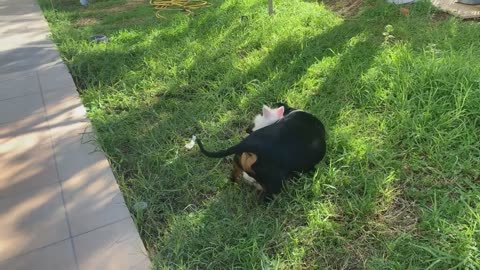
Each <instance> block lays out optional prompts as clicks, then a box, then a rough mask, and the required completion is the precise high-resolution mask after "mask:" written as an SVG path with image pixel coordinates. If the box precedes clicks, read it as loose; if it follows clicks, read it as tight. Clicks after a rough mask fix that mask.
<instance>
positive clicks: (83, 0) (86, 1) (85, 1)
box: [80, 0, 88, 6]
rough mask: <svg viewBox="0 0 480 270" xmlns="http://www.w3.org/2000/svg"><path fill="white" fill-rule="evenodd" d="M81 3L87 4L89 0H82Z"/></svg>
mask: <svg viewBox="0 0 480 270" xmlns="http://www.w3.org/2000/svg"><path fill="white" fill-rule="evenodd" d="M80 5H82V6H87V5H88V0H80Z"/></svg>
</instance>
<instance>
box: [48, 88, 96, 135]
mask: <svg viewBox="0 0 480 270" xmlns="http://www.w3.org/2000/svg"><path fill="white" fill-rule="evenodd" d="M43 97H44V99H45V108H46V112H47V119H48V122H49V125H50V129H51V135H52V137H53V138H54V140H59V139H61V138H63V137H72V136H75V135H78V133H79V132H84V131H85V130H87V129H88V127H90V122H89V121H88V119H87V117H86V110H85V107H84V106H83V104H82V102H81V100H80V97H79V96H78V93H77V92H76V91H75V90H74V89H70V90H69V91H68V90H66V91H62V90H60V91H51V92H46V93H44V95H43Z"/></svg>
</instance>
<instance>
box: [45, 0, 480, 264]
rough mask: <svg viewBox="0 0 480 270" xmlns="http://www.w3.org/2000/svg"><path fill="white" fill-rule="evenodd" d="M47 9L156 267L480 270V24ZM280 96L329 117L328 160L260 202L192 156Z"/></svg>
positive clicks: (211, 11) (292, 4)
mask: <svg viewBox="0 0 480 270" xmlns="http://www.w3.org/2000/svg"><path fill="white" fill-rule="evenodd" d="M40 2H41V6H42V8H43V10H44V13H45V15H46V17H47V19H48V21H49V23H50V27H51V30H52V33H53V34H52V37H53V39H54V40H55V42H56V43H57V45H58V47H59V49H60V51H61V54H62V57H63V59H64V60H65V62H66V63H67V64H68V66H69V68H70V70H71V72H72V74H73V76H74V79H75V81H76V83H77V86H78V87H79V89H80V91H81V96H82V99H83V102H84V103H85V105H86V107H87V109H88V115H89V117H90V119H91V121H92V123H93V125H94V126H95V128H96V129H97V131H98V143H99V145H100V146H101V148H102V149H103V150H104V151H105V152H106V154H107V156H108V157H109V159H110V161H111V163H112V166H113V169H114V171H115V174H116V176H117V179H118V181H119V184H120V186H121V189H122V191H123V193H124V195H125V197H126V200H127V202H128V205H129V207H130V209H131V211H132V214H133V215H134V218H135V221H136V223H137V225H138V227H139V231H140V234H141V236H142V238H143V240H144V242H145V244H146V246H147V249H148V251H149V253H150V255H151V258H152V260H153V262H154V264H155V266H156V267H157V268H158V269H207V268H208V269H233V268H235V269H259V268H265V269H363V268H366V269H426V268H428V267H429V268H430V269H452V268H457V269H479V268H480V250H479V249H480V140H479V139H480V138H479V137H480V62H479V61H480V25H479V24H478V23H476V22H462V21H460V20H457V19H455V18H452V17H449V16H446V15H445V14H442V13H439V12H438V11H436V10H435V9H434V8H433V7H432V6H431V5H430V4H429V3H427V2H418V3H416V4H414V5H412V6H410V7H409V8H410V15H409V16H405V15H403V14H402V13H401V12H400V10H399V7H398V6H395V5H390V4H387V3H385V1H383V0H378V1H377V0H367V1H364V3H363V4H362V6H361V7H360V10H359V12H358V13H357V14H356V15H354V16H349V17H347V18H345V19H343V18H341V17H340V16H338V15H336V14H335V13H334V12H333V11H332V10H331V9H330V8H329V6H325V5H324V4H318V3H317V2H315V1H303V0H275V1H274V2H275V8H276V15H275V16H273V17H269V16H268V15H267V1H261V0H242V1H238V0H224V1H221V0H210V3H211V6H210V7H208V8H205V9H201V10H197V11H196V12H195V15H194V16H186V15H185V14H184V13H180V12H170V13H169V14H166V17H167V18H166V19H158V18H156V17H155V11H154V10H153V9H152V8H151V7H150V6H149V4H148V1H147V2H145V1H141V0H105V1H100V0H97V1H91V2H93V3H92V4H91V5H90V6H89V7H88V8H83V7H81V6H80V5H79V3H78V1H77V0H61V1H60V0H40ZM328 2H334V1H328ZM388 25H390V26H388ZM385 31H387V32H388V33H389V34H390V35H391V36H390V37H385V36H384V35H383V33H384V32H385ZM93 34H106V35H107V36H108V37H109V38H110V42H109V43H108V44H92V43H89V41H88V38H89V37H90V36H91V35H93ZM276 101H284V102H287V103H289V104H290V105H291V106H293V107H298V108H303V109H305V110H308V111H309V112H312V113H313V114H315V115H316V116H318V117H319V118H320V119H322V121H323V122H324V123H325V126H326V128H327V132H328V152H327V156H326V157H325V162H322V164H320V165H319V166H318V169H317V171H316V172H315V173H314V174H312V175H304V176H302V177H301V178H300V179H299V181H296V182H295V183H291V184H289V185H288V186H287V187H286V189H285V190H284V192H282V193H281V194H280V195H279V196H277V197H276V199H275V200H274V201H273V202H272V203H271V204H268V205H262V204H259V203H258V202H257V199H256V194H255V192H254V190H253V189H252V188H251V187H249V186H246V185H236V184H231V183H229V182H228V181H227V176H228V174H229V170H230V165H229V163H228V162H227V161H224V160H219V159H209V158H206V157H204V156H202V155H201V154H200V153H199V151H198V148H197V147H195V148H194V149H193V150H191V151H188V150H186V149H185V148H184V145H185V143H187V142H188V140H189V138H190V137H191V136H192V135H193V134H196V135H198V136H200V137H201V138H202V139H203V141H204V143H205V144H206V146H207V147H208V148H209V149H219V148H224V147H226V146H229V145H232V144H234V143H236V142H238V141H239V140H240V139H241V138H242V136H244V130H245V128H246V127H247V126H248V124H249V123H250V121H251V120H252V119H253V117H254V115H255V114H257V113H259V112H260V109H261V105H262V104H264V103H266V104H271V103H273V102H276ZM140 201H145V202H147V203H148V207H147V208H146V209H144V210H141V209H137V210H135V209H134V207H133V206H134V205H135V203H136V202H140Z"/></svg>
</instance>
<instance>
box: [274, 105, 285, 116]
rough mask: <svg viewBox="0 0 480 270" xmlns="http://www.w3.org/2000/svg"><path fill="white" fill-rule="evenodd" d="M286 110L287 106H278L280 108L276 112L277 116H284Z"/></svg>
mask: <svg viewBox="0 0 480 270" xmlns="http://www.w3.org/2000/svg"><path fill="white" fill-rule="evenodd" d="M284 112H285V107H284V106H281V107H278V108H277V109H276V110H275V113H276V114H277V117H278V118H282V117H283V113H284Z"/></svg>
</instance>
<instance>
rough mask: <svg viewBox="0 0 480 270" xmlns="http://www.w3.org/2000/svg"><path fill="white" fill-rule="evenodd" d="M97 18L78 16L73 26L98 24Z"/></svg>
mask: <svg viewBox="0 0 480 270" xmlns="http://www.w3.org/2000/svg"><path fill="white" fill-rule="evenodd" d="M98 23H99V20H98V19H97V18H92V17H85V18H80V19H78V20H77V21H76V22H75V26H88V25H95V24H98Z"/></svg>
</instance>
